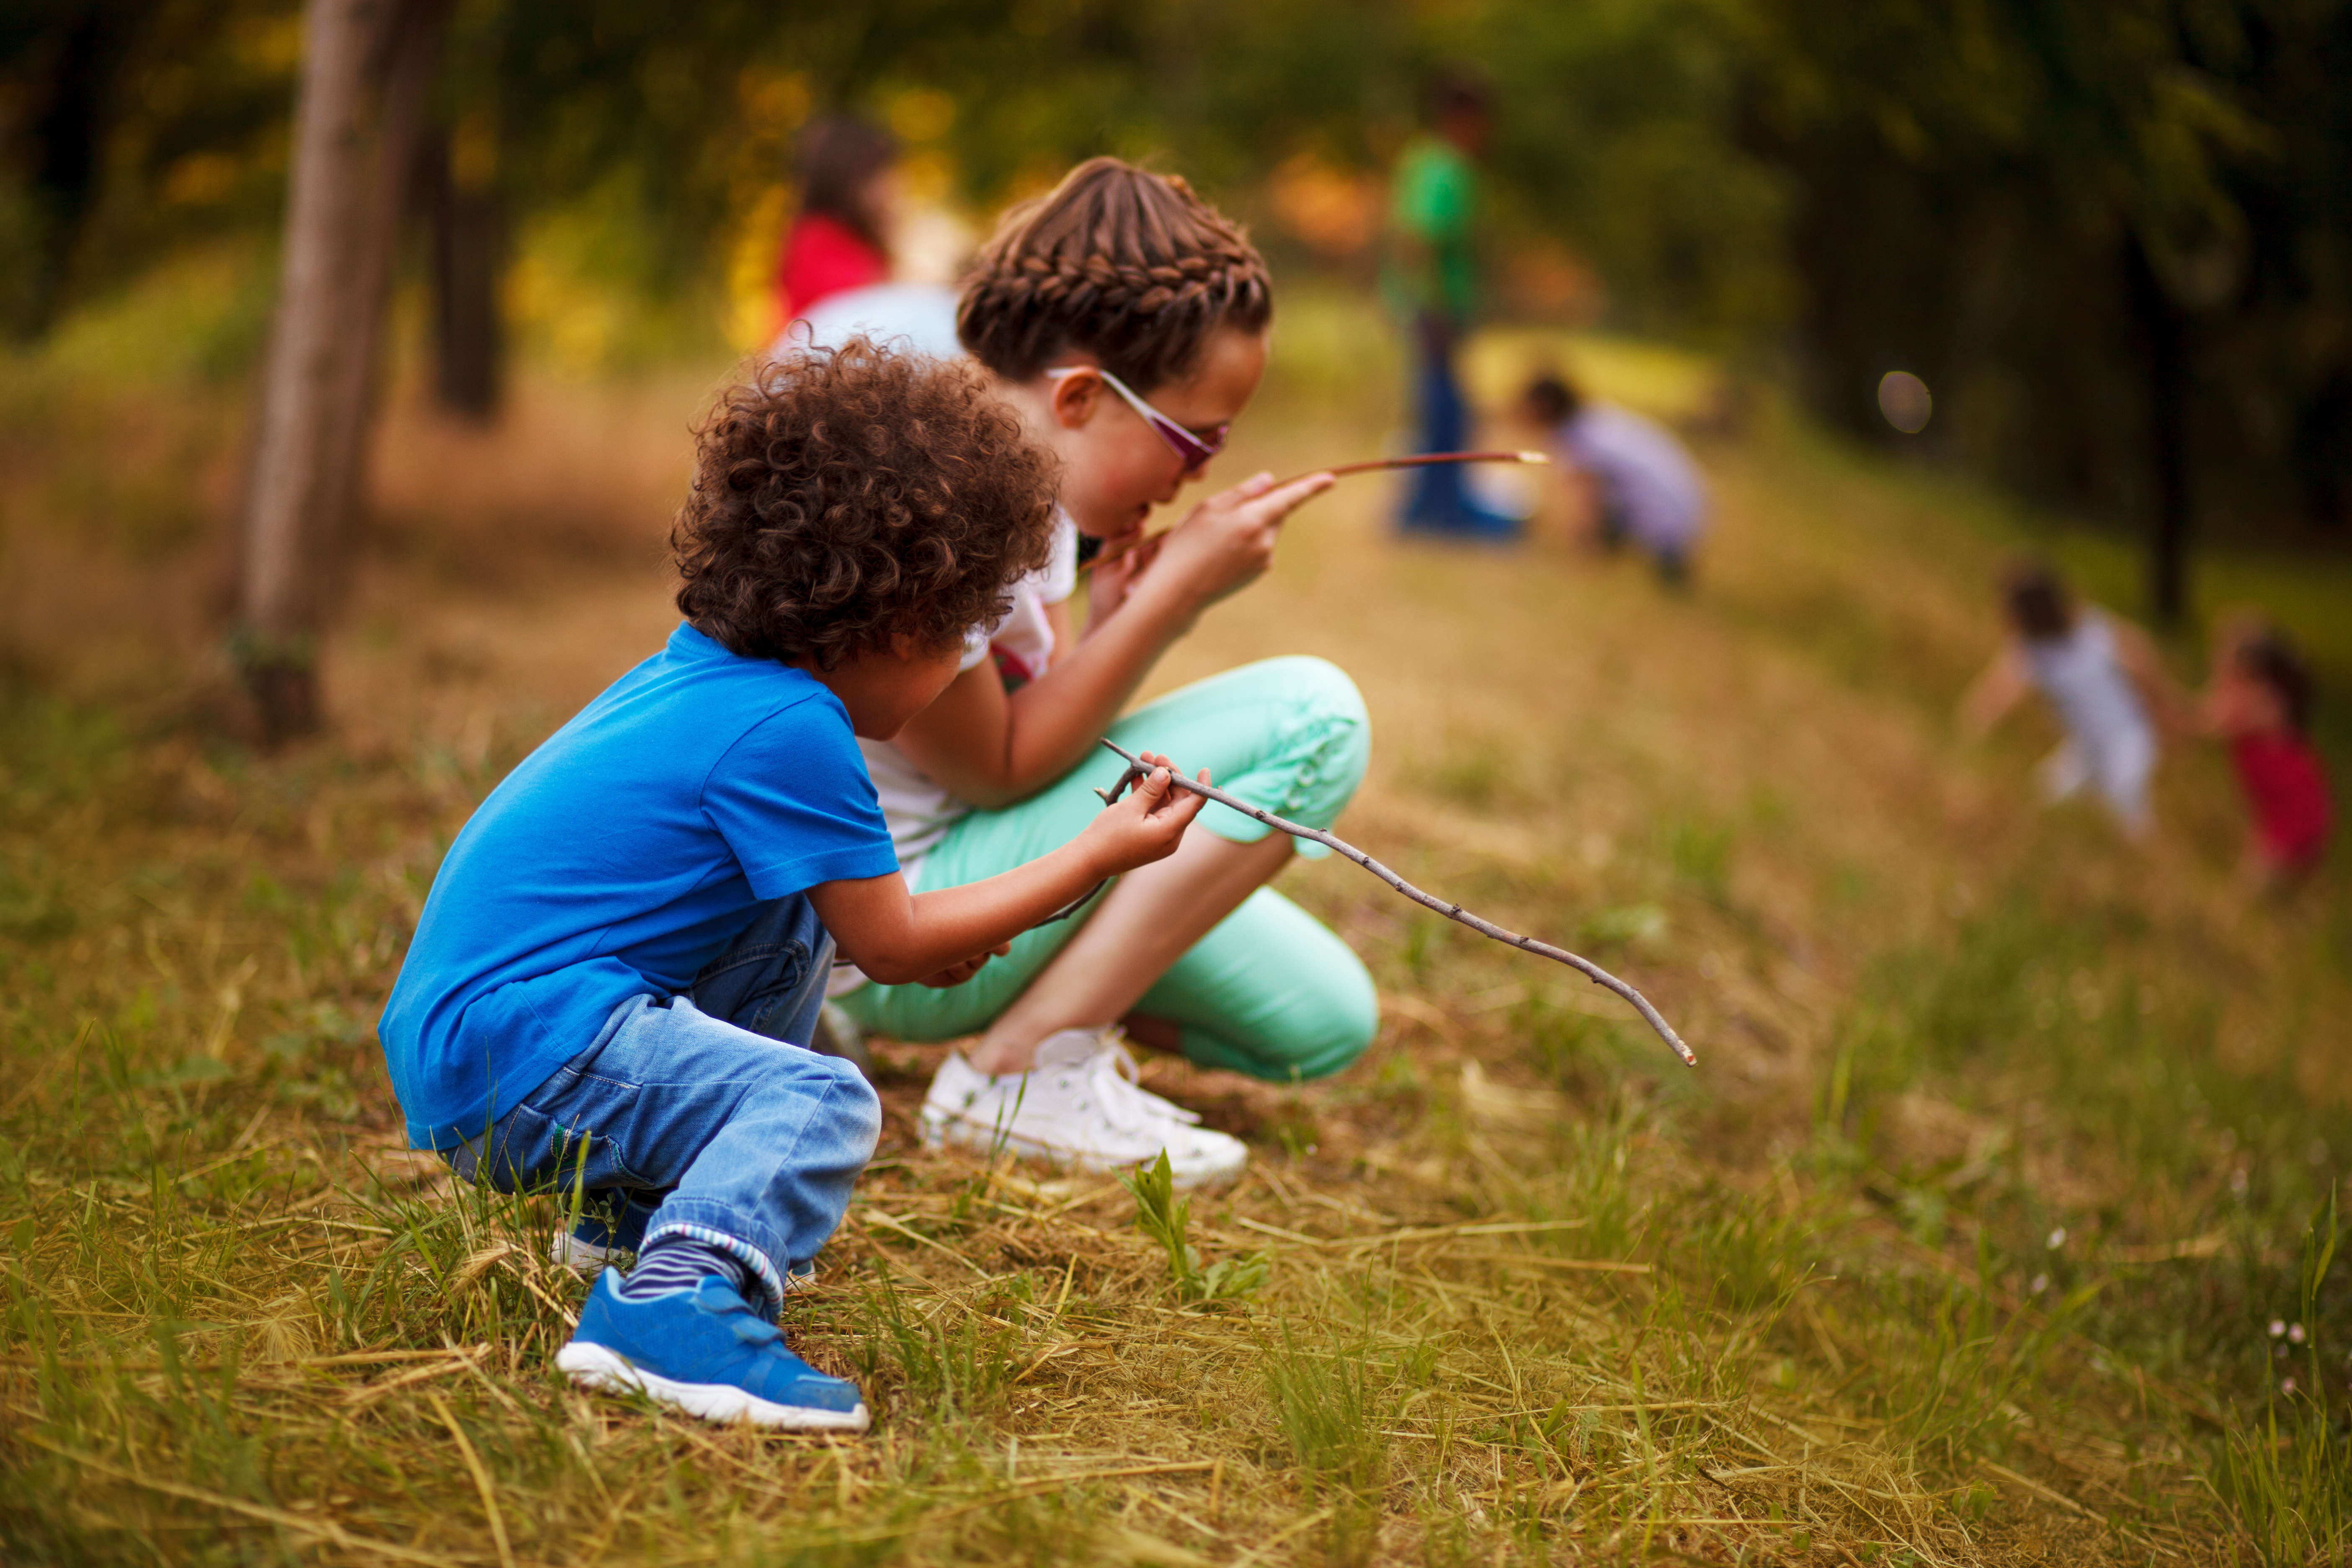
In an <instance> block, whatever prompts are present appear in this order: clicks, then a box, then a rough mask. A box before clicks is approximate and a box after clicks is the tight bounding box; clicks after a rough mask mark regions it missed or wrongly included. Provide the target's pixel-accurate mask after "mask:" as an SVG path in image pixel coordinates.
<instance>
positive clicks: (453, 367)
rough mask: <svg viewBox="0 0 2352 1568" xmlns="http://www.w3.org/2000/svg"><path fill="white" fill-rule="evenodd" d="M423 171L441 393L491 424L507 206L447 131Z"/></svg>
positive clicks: (462, 411)
mask: <svg viewBox="0 0 2352 1568" xmlns="http://www.w3.org/2000/svg"><path fill="white" fill-rule="evenodd" d="M422 174H423V175H424V179H425V191H426V195H425V204H426V207H427V209H428V211H429V212H430V213H431V215H432V219H433V331H434V348H435V356H434V357H435V374H434V392H435V395H436V396H437V397H438V398H439V400H440V403H441V406H442V407H443V408H444V409H446V410H447V411H448V412H449V413H451V414H455V415H457V416H459V417H460V418H464V419H471V420H475V421H477V422H478V423H483V424H487V423H488V422H489V421H490V420H492V419H494V418H496V417H497V416H498V412H499V395H500V393H501V391H502V383H503V380H504V374H503V372H504V368H505V367H504V361H505V347H506V345H505V338H504V333H503V332H502V331H501V323H500V321H499V274H500V273H501V272H502V271H503V270H504V268H505V265H506V215H505V211H504V209H503V208H502V206H501V205H500V204H499V195H498V189H497V187H496V185H495V184H488V183H484V182H479V181H476V180H473V179H470V178H468V176H467V171H464V170H462V169H460V168H458V167H457V160H456V159H455V158H453V157H452V156H451V152H450V147H449V138H448V136H447V135H446V133H440V132H436V133H435V134H434V135H433V137H432V138H431V140H430V141H429V142H427V143H426V146H425V154H424V161H423V168H422Z"/></svg>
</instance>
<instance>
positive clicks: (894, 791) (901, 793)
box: [857, 507, 1078, 887]
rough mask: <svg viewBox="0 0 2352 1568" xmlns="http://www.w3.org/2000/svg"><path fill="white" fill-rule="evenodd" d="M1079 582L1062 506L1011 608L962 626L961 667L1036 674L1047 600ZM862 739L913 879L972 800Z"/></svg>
mask: <svg viewBox="0 0 2352 1568" xmlns="http://www.w3.org/2000/svg"><path fill="white" fill-rule="evenodd" d="M1077 586H1078V529H1077V525H1076V523H1074V522H1072V521H1070V514H1069V513H1067V512H1066V511H1063V510H1061V509H1059V508H1058V507H1057V508H1055V511H1054V554H1053V558H1052V559H1051V560H1049V561H1047V562H1046V563H1045V565H1044V566H1042V567H1040V568H1039V569H1038V570H1036V571H1034V572H1032V573H1030V574H1028V575H1027V576H1025V577H1023V578H1021V579H1020V580H1019V581H1018V582H1016V583H1014V584H1013V608H1012V609H1011V610H1010V611H1009V612H1008V613H1007V614H1006V615H1005V616H1004V618H1003V620H1001V621H998V622H997V623H996V624H995V625H993V626H974V627H972V628H971V630H970V631H968V632H966V633H965V634H964V639H963V668H966V669H972V668H977V667H979V666H980V665H981V664H982V663H983V662H984V661H986V660H987V659H989V658H992V657H993V658H995V660H996V661H997V665H998V667H999V668H1002V669H1003V671H1004V672H1005V673H1006V674H1007V675H1009V676H1012V677H1013V678H1014V679H1018V680H1023V681H1029V680H1034V679H1037V678H1038V677H1039V676H1041V675H1043V674H1045V668H1046V666H1047V664H1048V663H1049V662H1050V661H1051V660H1052V658H1053V654H1054V624H1053V623H1052V622H1051V621H1049V620H1047V619H1046V618H1045V607H1046V606H1047V605H1058V604H1060V603H1062V602H1063V601H1064V600H1065V599H1067V598H1068V597H1069V596H1070V595H1072V594H1073V593H1075V592H1076V591H1077ZM857 744H858V748H859V749H860V750H861V751H863V752H865V753H866V772H867V773H871V774H872V775H873V777H874V793H875V795H877V797H878V798H879V799H880V801H881V803H882V820H883V821H884V822H885V823H886V824H887V825H888V826H889V829H890V844H891V847H893V848H895V849H897V850H898V869H899V870H900V871H902V872H904V873H905V875H906V878H907V885H908V887H912V886H914V885H915V873H916V871H917V869H918V868H919V867H920V866H921V864H922V859H923V857H924V856H926V855H928V854H929V853H930V852H931V849H932V847H934V846H935V845H937V844H938V843H939V841H940V839H941V838H943V837H946V835H947V831H948V829H949V828H950V827H952V826H955V824H956V822H957V821H958V819H960V818H961V817H962V816H964V815H965V814H966V813H968V812H969V811H971V806H970V805H966V804H965V803H964V802H962V801H960V800H958V799H956V798H955V796H953V795H950V794H949V793H948V792H947V789H946V787H945V786H944V785H942V784H938V783H935V782H934V781H933V780H932V779H931V778H930V776H929V774H927V773H924V772H923V771H922V770H921V769H919V768H918V767H916V766H915V764H914V763H911V762H908V760H907V754H906V753H905V752H901V751H900V750H899V749H898V747H896V746H894V745H892V744H890V743H889V742H887V741H860V742H857Z"/></svg>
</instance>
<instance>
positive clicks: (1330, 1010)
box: [1292, 974, 1381, 1079]
mask: <svg viewBox="0 0 2352 1568" xmlns="http://www.w3.org/2000/svg"><path fill="white" fill-rule="evenodd" d="M1321 1022H1322V1025H1323V1026H1322V1027H1321V1028H1319V1029H1317V1030H1316V1031H1314V1033H1313V1034H1312V1035H1311V1036H1309V1037H1307V1038H1305V1039H1303V1040H1301V1041H1300V1042H1299V1049H1298V1053H1297V1056H1296V1057H1295V1058H1293V1062H1292V1071H1294V1072H1295V1073H1296V1074H1297V1076H1298V1077H1299V1078H1300V1079H1315V1078H1329V1077H1330V1076H1331V1075H1332V1074H1333V1073H1336V1072H1341V1071H1344V1070H1346V1069H1347V1068H1351V1067H1353V1066H1355V1065H1356V1062H1357V1059H1358V1058H1360V1057H1361V1056H1362V1055H1363V1054H1364V1053H1365V1052H1366V1051H1368V1050H1370V1048H1371V1045H1372V1037H1374V1036H1376V1035H1378V1034H1379V1033H1380V1032H1381V1000H1380V994H1379V993H1378V992H1377V991H1375V990H1374V989H1373V988H1372V978H1371V976H1370V975H1369V974H1366V975H1364V976H1363V984H1362V986H1361V987H1360V989H1359V988H1356V987H1349V988H1348V992H1347V994H1344V995H1335V996H1333V997H1331V998H1329V999H1328V1001H1327V1003H1326V1010H1325V1012H1324V1016H1323V1018H1322V1020H1321Z"/></svg>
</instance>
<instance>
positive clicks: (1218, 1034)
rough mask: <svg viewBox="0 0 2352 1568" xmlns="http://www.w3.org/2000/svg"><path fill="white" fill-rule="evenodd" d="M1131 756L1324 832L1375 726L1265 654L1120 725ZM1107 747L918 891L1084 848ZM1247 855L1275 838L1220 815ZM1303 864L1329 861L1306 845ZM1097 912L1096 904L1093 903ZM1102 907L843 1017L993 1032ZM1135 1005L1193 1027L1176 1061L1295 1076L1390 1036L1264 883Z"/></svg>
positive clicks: (976, 832) (1334, 949)
mask: <svg viewBox="0 0 2352 1568" xmlns="http://www.w3.org/2000/svg"><path fill="white" fill-rule="evenodd" d="M1110 735H1111V739H1113V740H1114V741H1117V742H1118V743H1119V744H1120V745H1122V746H1125V747H1126V748H1127V749H1128V750H1129V751H1130V752H1142V751H1147V750H1148V751H1153V752H1166V753H1167V754H1168V755H1169V756H1171V757H1173V758H1174V759H1175V760H1176V761H1177V762H1178V763H1180V764H1181V765H1182V767H1183V768H1184V770H1185V772H1187V773H1198V772H1199V771H1200V770H1201V769H1202V768H1204V767H1205V768H1207V769H1208V770H1209V776H1210V777H1211V778H1213V779H1214V780H1215V781H1216V783H1217V784H1218V786H1219V787H1220V788H1222V789H1224V790H1226V791H1227V792H1229V793H1231V794H1233V795H1237V796H1239V797H1240V798H1241V799H1243V800H1245V801H1248V802H1249V803H1250V804H1251V805H1256V806H1260V807H1263V808H1264V809H1265V810H1267V811H1271V812H1273V813H1275V814H1276V816H1286V817H1288V818H1290V819H1291V820H1292V821H1293V822H1297V823H1301V824H1303V825H1305V826H1309V827H1328V826H1331V824H1332V822H1333V821H1335V820H1336V819H1337V818H1338V817H1339V812H1340V810H1341V808H1343V807H1344V806H1346V805H1347V804H1348V801H1349V797H1351V796H1352V795H1354V794H1355V793H1356V786H1357V785H1358V784H1360V783H1362V782H1363V777H1364V764H1365V763H1366V762H1367V761H1368V760H1369V758H1370V753H1371V726H1370V721H1369V720H1368V719H1367V718H1366V716H1365V713H1364V700H1363V698H1362V697H1361V696H1360V695H1359V694H1358V693H1357V690H1356V687H1355V683H1354V682H1352V681H1350V680H1349V679H1348V677H1347V676H1346V675H1345V674H1344V673H1342V672H1341V671H1340V670H1339V668H1338V667H1337V666H1335V665H1332V664H1330V663H1328V662H1326V661H1325V660H1323V659H1319V658H1270V659H1266V660H1264V661H1263V662H1261V663H1257V664H1251V665H1244V666H1243V667H1242V668H1239V669H1234V670H1228V671H1227V672H1226V673H1224V674H1223V675H1219V676H1214V677H1212V678H1211V679H1207V680H1203V681H1201V682H1199V683H1198V684H1196V685H1192V686H1188V687H1186V688H1184V689H1182V690H1181V691H1178V692H1174V693H1171V695H1169V696H1167V697H1163V698H1161V699H1160V700H1159V701H1157V702H1154V703H1151V704H1150V705H1149V706H1148V707H1145V708H1142V709H1140V710H1137V711H1136V712H1134V713H1130V714H1129V715H1128V716H1127V717H1126V718H1124V719H1121V720H1120V721H1118V723H1116V724H1114V725H1112V726H1111V730H1110ZM1124 766H1125V764H1124V763H1121V762H1120V761H1119V760H1118V758H1117V757H1115V756H1113V755H1112V754H1111V753H1110V752H1108V751H1104V752H1097V754H1096V755H1095V756H1091V757H1088V758H1087V759H1086V760H1085V761H1083V762H1081V763H1079V764H1078V765H1077V766H1076V768H1074V769H1072V770H1071V771H1070V772H1069V773H1067V774H1066V775H1065V776H1063V777H1062V778H1061V779H1059V780H1057V781H1055V783H1054V784H1049V785H1047V786H1046V787H1045V789H1043V790H1041V791H1039V792H1038V793H1037V794H1035V795H1031V796H1030V797H1029V798H1028V799H1027V800H1024V801H1023V802H1021V803H1020V804H1019V805H1012V806H1007V807H1006V808H1004V809H1003V810H1002V811H975V812H973V813H972V814H971V816H966V817H965V818H963V820H961V822H959V823H957V824H956V825H955V826H954V827H952V828H950V830H949V831H948V836H947V837H945V838H943V839H942V840H940V844H939V846H938V847H936V848H934V849H933V850H932V851H931V853H930V854H929V856H928V857H927V858H925V859H924V861H923V864H922V867H921V868H920V870H919V873H918V875H917V882H918V887H917V890H918V891H921V890H924V889H936V888H956V887H961V886H963V885H964V884H965V883H967V882H977V881H980V880H982V879H984V878H988V877H993V876H995V875H996V874H997V873H999V872H1001V871H1009V870H1011V869H1012V868H1013V867H1015V866H1019V865H1022V864H1024V862H1026V861H1030V860H1034V859H1035V858H1037V857H1038V856H1040V855H1043V854H1045V853H1046V852H1047V851H1048V850H1051V849H1055V848H1058V847H1061V846H1062V845H1064V844H1066V843H1068V842H1069V841H1070V840H1071V839H1073V838H1075V837H1077V836H1078V833H1079V832H1080V830H1082V829H1083V828H1084V827H1085V826H1086V825H1087V822H1088V821H1090V820H1091V819H1092V818H1093V817H1094V816H1095V814H1096V813H1097V812H1098V811H1100V810H1101V809H1102V802H1101V801H1100V800H1098V799H1097V798H1096V796H1095V793H1094V792H1095V790H1096V789H1097V787H1101V788H1108V786H1109V785H1110V784H1111V783H1112V782H1113V781H1114V780H1116V779H1117V778H1118V774H1119V770H1120V769H1121V768H1122V767H1124ZM1203 827H1205V828H1207V829H1208V830H1209V831H1211V832H1213V833H1214V834H1216V835H1217V836H1218V837H1223V838H1227V839H1231V840H1233V841H1234V843H1237V844H1250V843H1255V841H1256V840H1258V839H1260V838H1263V837H1265V835H1266V834H1267V833H1268V832H1270V831H1272V830H1271V829H1269V828H1267V827H1265V826H1263V825H1262V824H1260V823H1257V822H1255V821H1253V820H1251V819H1250V818H1248V817H1246V816H1243V815H1242V814H1241V813H1239V812H1237V811H1234V810H1233V809H1232V808H1231V807H1228V806H1223V805H1215V804H1211V805H1210V806H1209V808H1208V809H1207V810H1206V811H1204V812H1202V815H1201V818H1200V820H1199V822H1198V823H1196V824H1195V825H1194V827H1193V831H1195V832H1198V831H1199V830H1200V829H1202V828H1203ZM1299 849H1300V852H1301V853H1303V854H1307V855H1310V856H1316V857H1320V856H1324V855H1328V854H1329V853H1330V851H1329V850H1328V849H1325V848H1324V847H1322V846H1321V845H1318V844H1310V843H1307V842H1306V841H1305V840H1303V839H1302V840H1300V841H1299ZM1097 901H1099V896H1098V898H1097ZM1091 911H1092V906H1091V905H1090V906H1088V908H1087V909H1086V910H1080V911H1079V912H1078V913H1077V914H1076V915H1074V916H1072V917H1071V918H1070V919H1068V920H1066V921H1056V922H1055V923H1054V924H1051V925H1046V926H1040V927H1039V928H1038V929H1036V930H1035V931H1028V932H1026V933H1024V934H1023V935H1022V936H1019V937H1017V938H1015V939H1014V940H1013V951H1012V952H1011V954H1010V955H1009V956H1007V957H1004V958H999V959H994V960H992V961H991V962H990V963H989V964H988V965H987V967H985V968H984V969H982V971H981V972H980V973H978V974H976V975H974V976H973V977H972V978H971V979H970V980H968V981H966V982H965V983H964V984H961V985H958V986H953V987H951V988H949V989H947V990H934V989H932V988H930V987H928V986H922V985H863V986H860V987H859V988H858V989H856V991H853V992H851V993H849V994H847V995H845V996H844V997H842V998H841V999H840V1000H841V1005H842V1006H843V1007H845V1009H847V1011H848V1012H849V1015H850V1016H852V1017H853V1018H855V1019H856V1020H857V1022H858V1023H859V1024H861V1025H863V1026H866V1028H868V1029H872V1030H874V1031H876V1032H877V1033H879V1034H884V1035H887V1036H889V1037H892V1038H894V1039H900V1040H945V1039H952V1038H954V1037H957V1036H960V1035H970V1034H976V1033H978V1032H980V1031H981V1030H982V1029H985V1028H986V1027H988V1026H989V1024H990V1023H991V1022H992V1021H993V1020H994V1019H995V1018H996V1016H997V1015H999V1014H1000V1013H1002V1012H1003V1011H1004V1009H1005V1008H1006V1007H1008V1006H1010V1005H1012V1003H1013V998H1014V997H1016V996H1018V995H1019V994H1021V993H1022V991H1024V989H1026V988H1027V986H1028V984H1029V982H1030V981H1031V980H1033V979H1034V978H1035V977H1036V975H1037V973H1038V972H1039V971H1040V970H1042V969H1044V968H1045V965H1046V963H1048V962H1049V961H1050V960H1051V959H1052V958H1053V956H1054V954H1055V953H1056V952H1060V951H1061V947H1062V944H1063V943H1064V942H1067V941H1069V940H1070V935H1071V933H1072V932H1073V931H1075V930H1076V928H1077V926H1078V925H1079V924H1080V923H1081V922H1082V921H1084V920H1085V919H1086V917H1087V914H1088V913H1090V912H1091ZM1136 1011H1137V1012H1139V1013H1147V1014H1150V1015H1151V1016H1155V1017H1161V1018H1167V1019H1170V1020H1171V1021H1173V1022H1174V1023H1176V1024H1177V1025H1179V1026H1181V1028H1182V1030H1183V1041H1184V1054H1185V1055H1186V1056H1187V1057H1189V1058H1192V1060H1193V1061H1196V1062H1199V1063H1201V1064H1202V1066H1204V1067H1218V1068H1232V1069H1234V1071H1237V1072H1245V1073H1248V1074H1250V1075H1252V1076H1253V1077H1255V1078H1262V1079H1275V1080H1276V1081H1278V1082H1287V1081H1290V1080H1292V1079H1308V1078H1320V1077H1322V1076H1323V1075H1325V1074H1327V1073H1334V1072H1338V1071H1339V1069H1340V1068H1344V1067H1346V1066H1347V1065H1348V1064H1349V1062H1352V1061H1354V1060H1355V1059H1356V1058H1358V1057H1360V1056H1361V1055H1362V1054H1363V1052H1364V1047H1367V1046H1369V1045H1370V1044H1371V1040H1372V1035H1373V1032H1374V1031H1375V1030H1376V1029H1377V1028H1378V1027H1379V1025H1380V1005H1379V1002H1378V999H1377V997H1376V996H1375V994H1374V993H1373V990H1372V978H1371V976H1370V974H1369V973H1366V972H1365V970H1364V965H1363V963H1362V961H1361V960H1360V959H1358V958H1357V957H1356V955H1355V954H1354V953H1353V952H1349V949H1348V945H1347V943H1345V942H1341V941H1340V940H1339V937H1338V936H1336V935H1335V934H1333V933H1332V932H1331V931H1328V930H1327V929H1326V928H1325V927H1324V926H1323V925H1322V924H1321V923H1320V922H1318V921H1317V920H1316V919H1315V917H1314V916H1312V915H1310V914H1308V913H1307V911H1306V910H1302V909H1300V908H1299V907H1298V906H1297V904H1294V903H1292V902H1291V901H1290V900H1288V899H1286V898H1284V897H1283V896H1282V895H1281V894H1280V893H1277V892H1276V891H1274V889H1271V888H1260V889H1258V890H1257V891H1256V892H1255V893H1252V894H1251V895H1250V896H1249V897H1248V898H1247V899H1246V900H1243V903H1242V906H1241V907H1240V908H1239V909H1237V910H1234V912H1233V913H1232V914H1230V915H1228V916H1226V917H1225V918H1224V920H1223V921H1220V922H1219V923H1218V924H1217V925H1216V926H1215V927H1214V928H1213V930H1211V931H1210V932H1209V934H1208V935H1206V936H1204V937H1202V939H1201V940H1200V941H1199V942H1196V943H1195V944H1193V946H1192V949H1191V951H1189V952H1186V953H1185V954H1184V955H1183V956H1182V957H1181V958H1179V959H1178V960H1177V961H1176V962H1175V963H1174V964H1173V965H1171V967H1170V968H1169V970H1168V973H1165V974H1163V975H1161V976H1160V979H1159V981H1158V982H1157V983H1155V984H1153V985H1152V987H1151V989H1150V990H1149V991H1147V992H1145V993H1144V994H1143V999H1142V1000H1141V1001H1140V1002H1139V1003H1137V1004H1136Z"/></svg>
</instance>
